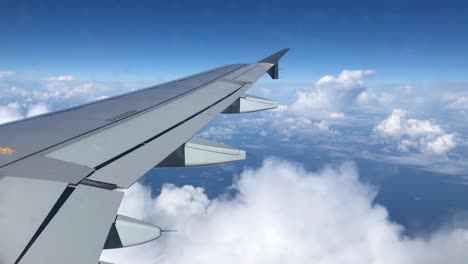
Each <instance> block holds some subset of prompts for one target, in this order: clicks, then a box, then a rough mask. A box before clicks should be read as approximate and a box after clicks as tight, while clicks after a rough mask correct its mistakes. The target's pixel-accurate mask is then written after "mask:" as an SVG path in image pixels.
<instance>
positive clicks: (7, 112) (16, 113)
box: [0, 103, 23, 124]
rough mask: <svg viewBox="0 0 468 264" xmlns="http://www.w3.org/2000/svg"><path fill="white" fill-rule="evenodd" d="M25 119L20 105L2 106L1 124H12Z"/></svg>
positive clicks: (0, 107)
mask: <svg viewBox="0 0 468 264" xmlns="http://www.w3.org/2000/svg"><path fill="white" fill-rule="evenodd" d="M21 118H23V115H22V114H21V106H20V105H19V104H18V103H9V104H7V105H0V124H3V123H8V122H12V121H15V120H18V119H21Z"/></svg>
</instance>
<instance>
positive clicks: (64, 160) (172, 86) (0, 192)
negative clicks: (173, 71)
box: [0, 49, 288, 264]
mask: <svg viewBox="0 0 468 264" xmlns="http://www.w3.org/2000/svg"><path fill="white" fill-rule="evenodd" d="M287 51H288V50H287V49H283V50H281V51H279V52H277V53H275V54H273V55H271V56H269V57H266V58H265V59H263V60H260V61H259V62H257V63H251V64H232V65H226V66H223V67H219V68H216V69H213V70H209V71H206V72H202V73H199V74H195V75H192V76H189V77H186V78H182V79H179V80H175V81H172V82H168V83H165V84H161V85H156V86H152V87H149V88H145V89H141V90H138V91H134V92H130V93H127V94H123V95H120V96H116V97H111V98H107V99H104V100H100V101H97V102H93V103H89V104H85V105H81V106H78V107H74V108H70V109H67V110H63V111H58V112H54V113H49V114H45V115H41V116H37V117H33V118H29V119H24V120H21V121H17V122H13V123H9V124H5V125H2V126H0V264H9V263H15V264H16V263H20V264H27V263H48V264H55V263H57V264H58V263H60V264H61V263H71V264H73V263H76V264H87V263H92V264H96V263H98V262H99V256H100V254H101V251H102V250H103V249H106V248H119V247H125V246H131V245H136V244H141V243H144V242H146V241H149V240H152V239H155V238H157V237H159V236H160V234H161V230H160V229H159V228H157V227H155V226H152V225H149V224H147V223H144V222H142V221H139V220H137V219H132V218H129V217H126V216H121V215H117V210H118V208H119V205H120V202H121V200H122V197H123V192H122V189H126V188H128V187H130V186H131V185H132V184H133V183H135V182H136V181H138V179H139V178H141V177H142V176H143V175H144V174H145V173H146V172H148V171H149V170H151V169H152V168H153V167H155V166H159V167H178V166H197V165H209V164H218V163H224V162H231V161H236V160H242V159H245V151H242V150H238V149H235V148H232V147H228V146H225V145H222V144H219V143H214V142H211V141H207V140H203V139H199V138H196V137H194V135H195V134H196V133H197V132H198V131H199V130H200V129H202V128H203V127H204V126H205V125H207V124H208V123H209V122H210V121H211V120H212V119H214V118H215V117H216V116H217V115H219V114H221V113H225V114H229V113H243V112H252V111H259V110H266V109H271V108H275V107H277V103H276V102H273V101H270V100H267V99H263V98H259V97H255V96H252V95H248V94H246V93H245V92H246V91H247V90H248V89H249V88H250V87H251V86H252V85H253V83H254V82H255V81H257V80H258V79H259V78H260V77H261V76H262V75H263V74H264V73H268V74H270V76H271V77H272V78H273V79H277V78H278V61H279V59H280V58H281V57H282V56H283V55H284V54H285V53H286V52H287Z"/></svg>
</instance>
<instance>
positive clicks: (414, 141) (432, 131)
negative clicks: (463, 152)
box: [374, 109, 457, 154]
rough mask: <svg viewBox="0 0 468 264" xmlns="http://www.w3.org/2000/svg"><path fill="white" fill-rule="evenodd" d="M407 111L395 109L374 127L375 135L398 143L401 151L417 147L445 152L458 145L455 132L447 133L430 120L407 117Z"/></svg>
mask: <svg viewBox="0 0 468 264" xmlns="http://www.w3.org/2000/svg"><path fill="white" fill-rule="evenodd" d="M406 115H407V113H406V111H404V110H402V109H395V110H393V112H392V113H391V114H390V115H389V116H388V117H387V118H386V119H385V120H383V121H382V122H381V123H379V124H378V125H377V126H376V127H375V128H374V135H375V136H377V137H378V138H379V139H382V140H384V141H386V142H388V143H394V144H396V147H397V149H398V150H400V151H404V152H407V151H410V150H411V149H416V150H419V151H421V152H427V153H432V154H445V153H447V152H448V151H450V150H451V149H453V148H454V147H455V146H456V145H457V143H456V142H457V137H456V136H455V134H450V133H446V132H445V131H444V130H443V129H442V128H441V127H440V126H439V125H437V124H434V123H432V122H431V121H429V120H418V119H414V118H407V117H406Z"/></svg>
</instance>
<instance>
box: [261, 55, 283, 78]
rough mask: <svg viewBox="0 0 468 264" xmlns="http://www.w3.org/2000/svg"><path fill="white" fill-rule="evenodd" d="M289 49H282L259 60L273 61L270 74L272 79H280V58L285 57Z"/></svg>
mask: <svg viewBox="0 0 468 264" xmlns="http://www.w3.org/2000/svg"><path fill="white" fill-rule="evenodd" d="M288 50H289V49H282V50H280V51H278V52H276V53H274V54H272V55H270V56H268V57H266V58H264V59H262V60H259V61H258V62H266V63H271V64H274V65H273V66H272V67H271V68H270V69H269V70H268V74H269V75H270V76H271V78H272V79H278V77H279V74H278V68H279V60H280V59H281V57H283V55H284V54H286V52H288Z"/></svg>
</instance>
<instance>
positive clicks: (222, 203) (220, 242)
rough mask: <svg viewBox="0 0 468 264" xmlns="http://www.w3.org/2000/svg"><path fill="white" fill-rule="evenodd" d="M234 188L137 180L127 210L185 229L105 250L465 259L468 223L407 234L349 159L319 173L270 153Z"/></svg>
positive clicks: (205, 256)
mask: <svg viewBox="0 0 468 264" xmlns="http://www.w3.org/2000/svg"><path fill="white" fill-rule="evenodd" d="M234 188H235V189H236V190H237V194H236V195H235V196H234V197H230V198H227V197H221V198H217V199H213V200H209V199H208V198H207V196H206V195H205V194H204V192H203V189H200V188H194V187H192V186H184V187H182V188H177V187H174V186H172V185H166V186H165V187H164V188H163V190H162V192H161V194H160V195H159V196H158V197H155V198H152V196H151V191H150V190H149V189H148V188H146V187H144V186H142V185H140V184H136V185H135V186H134V187H132V188H131V189H130V190H129V191H127V193H126V195H125V198H124V202H123V204H122V207H121V209H120V213H121V214H125V215H130V216H133V217H137V218H139V219H144V220H146V221H149V222H152V223H154V224H156V225H159V226H161V227H163V228H177V229H178V230H179V231H178V232H177V233H173V234H164V236H163V237H162V238H160V239H159V240H156V241H154V242H151V243H148V244H145V245H141V246H137V247H133V248H128V249H120V250H111V251H104V253H103V255H102V259H103V260H107V261H111V262H115V263H122V264H124V263H143V264H144V263H207V264H209V263H219V262H222V263H297V264H300V263H323V264H334V263H340V264H341V263H379V264H385V263H399V264H406V263H408V264H409V263H411V264H418V263H424V264H431V263H454V264H456V263H465V262H466V259H467V258H468V251H466V248H467V246H468V230H464V229H455V230H446V231H444V232H442V231H441V232H437V233H435V234H432V235H429V236H427V237H426V238H425V239H423V238H408V237H405V236H404V235H402V231H403V228H402V227H401V226H399V225H397V224H395V223H392V222H390V221H389V220H388V213H387V211H386V209H385V208H383V207H382V206H380V205H378V204H375V202H374V198H375V196H376V192H375V190H374V189H373V188H372V187H370V186H368V185H365V184H362V183H361V182H360V181H359V179H358V173H357V170H356V168H355V166H354V165H353V164H351V163H345V164H343V165H341V166H339V167H337V168H330V167H328V168H325V169H323V170H322V171H320V172H316V173H312V172H308V171H305V170H304V169H303V168H302V167H301V166H299V165H297V164H293V163H290V162H286V161H281V160H278V159H268V160H266V161H265V162H264V165H263V166H262V167H261V168H259V169H258V170H246V171H244V172H243V173H242V175H241V176H240V178H239V180H238V181H237V183H236V184H235V185H234Z"/></svg>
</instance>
